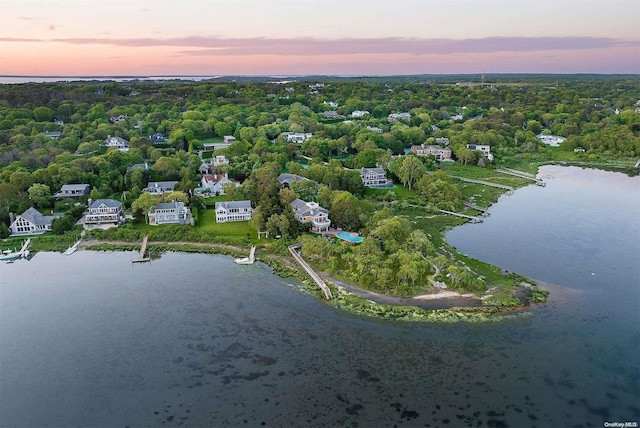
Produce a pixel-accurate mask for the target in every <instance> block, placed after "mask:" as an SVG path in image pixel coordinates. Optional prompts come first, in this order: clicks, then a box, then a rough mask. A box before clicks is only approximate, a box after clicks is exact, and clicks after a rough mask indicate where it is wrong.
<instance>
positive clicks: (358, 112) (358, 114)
mask: <svg viewBox="0 0 640 428" xmlns="http://www.w3.org/2000/svg"><path fill="white" fill-rule="evenodd" d="M367 114H369V112H368V111H367V110H354V111H352V112H351V117H362V116H365V115H367Z"/></svg>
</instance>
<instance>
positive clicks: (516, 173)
mask: <svg viewBox="0 0 640 428" xmlns="http://www.w3.org/2000/svg"><path fill="white" fill-rule="evenodd" d="M496 171H497V172H500V173H502V174H507V175H513V176H514V177H520V178H524V179H526V180H532V181H534V182H535V183H536V184H537V185H538V186H542V187H544V186H545V185H546V183H545V182H544V181H543V180H542V179H541V178H538V177H536V176H535V175H533V174H529V173H528V172H524V171H518V170H516V169H510V168H498V169H496Z"/></svg>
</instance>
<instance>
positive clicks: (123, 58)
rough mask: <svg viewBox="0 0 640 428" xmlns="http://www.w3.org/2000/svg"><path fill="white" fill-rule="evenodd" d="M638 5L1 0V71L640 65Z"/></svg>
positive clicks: (272, 71)
mask: <svg viewBox="0 0 640 428" xmlns="http://www.w3.org/2000/svg"><path fill="white" fill-rule="evenodd" d="M639 23H640V3H639V2H638V1H637V0H607V1H605V0H599V1H596V0H555V1H549V0H540V1H537V2H520V1H513V0H512V1H508V0H486V1H476V0H459V1H456V2H432V1H430V0H396V1H393V2H391V1H380V0H371V1H366V0H342V1H335V0H327V1H317V0H275V1H255V0H247V1H244V0H237V1H233V0H181V1H173V0H155V1H153V0H130V1H118V0H116V1H111V2H99V1H95V0H0V75H33V76H36V75H50V76H63V75H67V76H80V75H85V76H90V75H95V76H97V75H101V76H108V75H140V76H142V75H231V74H234V75H301V74H330V75H390V74H439V73H482V72H485V73H607V74H609V73H631V74H636V73H640V25H639Z"/></svg>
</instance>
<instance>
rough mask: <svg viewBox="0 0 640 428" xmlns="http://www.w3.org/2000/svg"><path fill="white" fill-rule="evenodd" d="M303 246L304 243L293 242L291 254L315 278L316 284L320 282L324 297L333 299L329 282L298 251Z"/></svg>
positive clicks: (290, 249)
mask: <svg viewBox="0 0 640 428" xmlns="http://www.w3.org/2000/svg"><path fill="white" fill-rule="evenodd" d="M301 247H302V244H293V245H291V246H289V251H290V252H291V255H292V256H293V258H294V259H296V261H297V262H298V264H299V265H300V266H302V267H303V268H304V270H305V271H307V273H308V274H309V276H310V277H311V278H313V280H314V281H315V282H316V284H318V286H319V287H320V289H321V290H322V291H323V292H324V297H326V299H327V300H331V299H332V298H333V296H332V295H331V290H330V289H329V287H328V286H327V284H325V283H324V281H323V280H322V278H320V277H319V276H318V274H317V273H316V272H315V271H314V270H313V269H312V268H311V266H309V265H308V264H307V262H305V261H304V260H303V259H302V256H300V253H298V248H301Z"/></svg>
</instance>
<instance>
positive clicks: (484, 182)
mask: <svg viewBox="0 0 640 428" xmlns="http://www.w3.org/2000/svg"><path fill="white" fill-rule="evenodd" d="M449 177H451V178H455V179H456V180H460V181H465V182H467V183H475V184H482V185H485V186H489V187H496V188H498V189H503V190H506V191H507V192H506V193H507V195H510V194H512V193H513V190H514V189H513V187H511V186H506V185H504V184H498V183H492V182H490V181H484V180H474V179H472V178H464V177H458V176H456V175H450V176H449Z"/></svg>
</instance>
